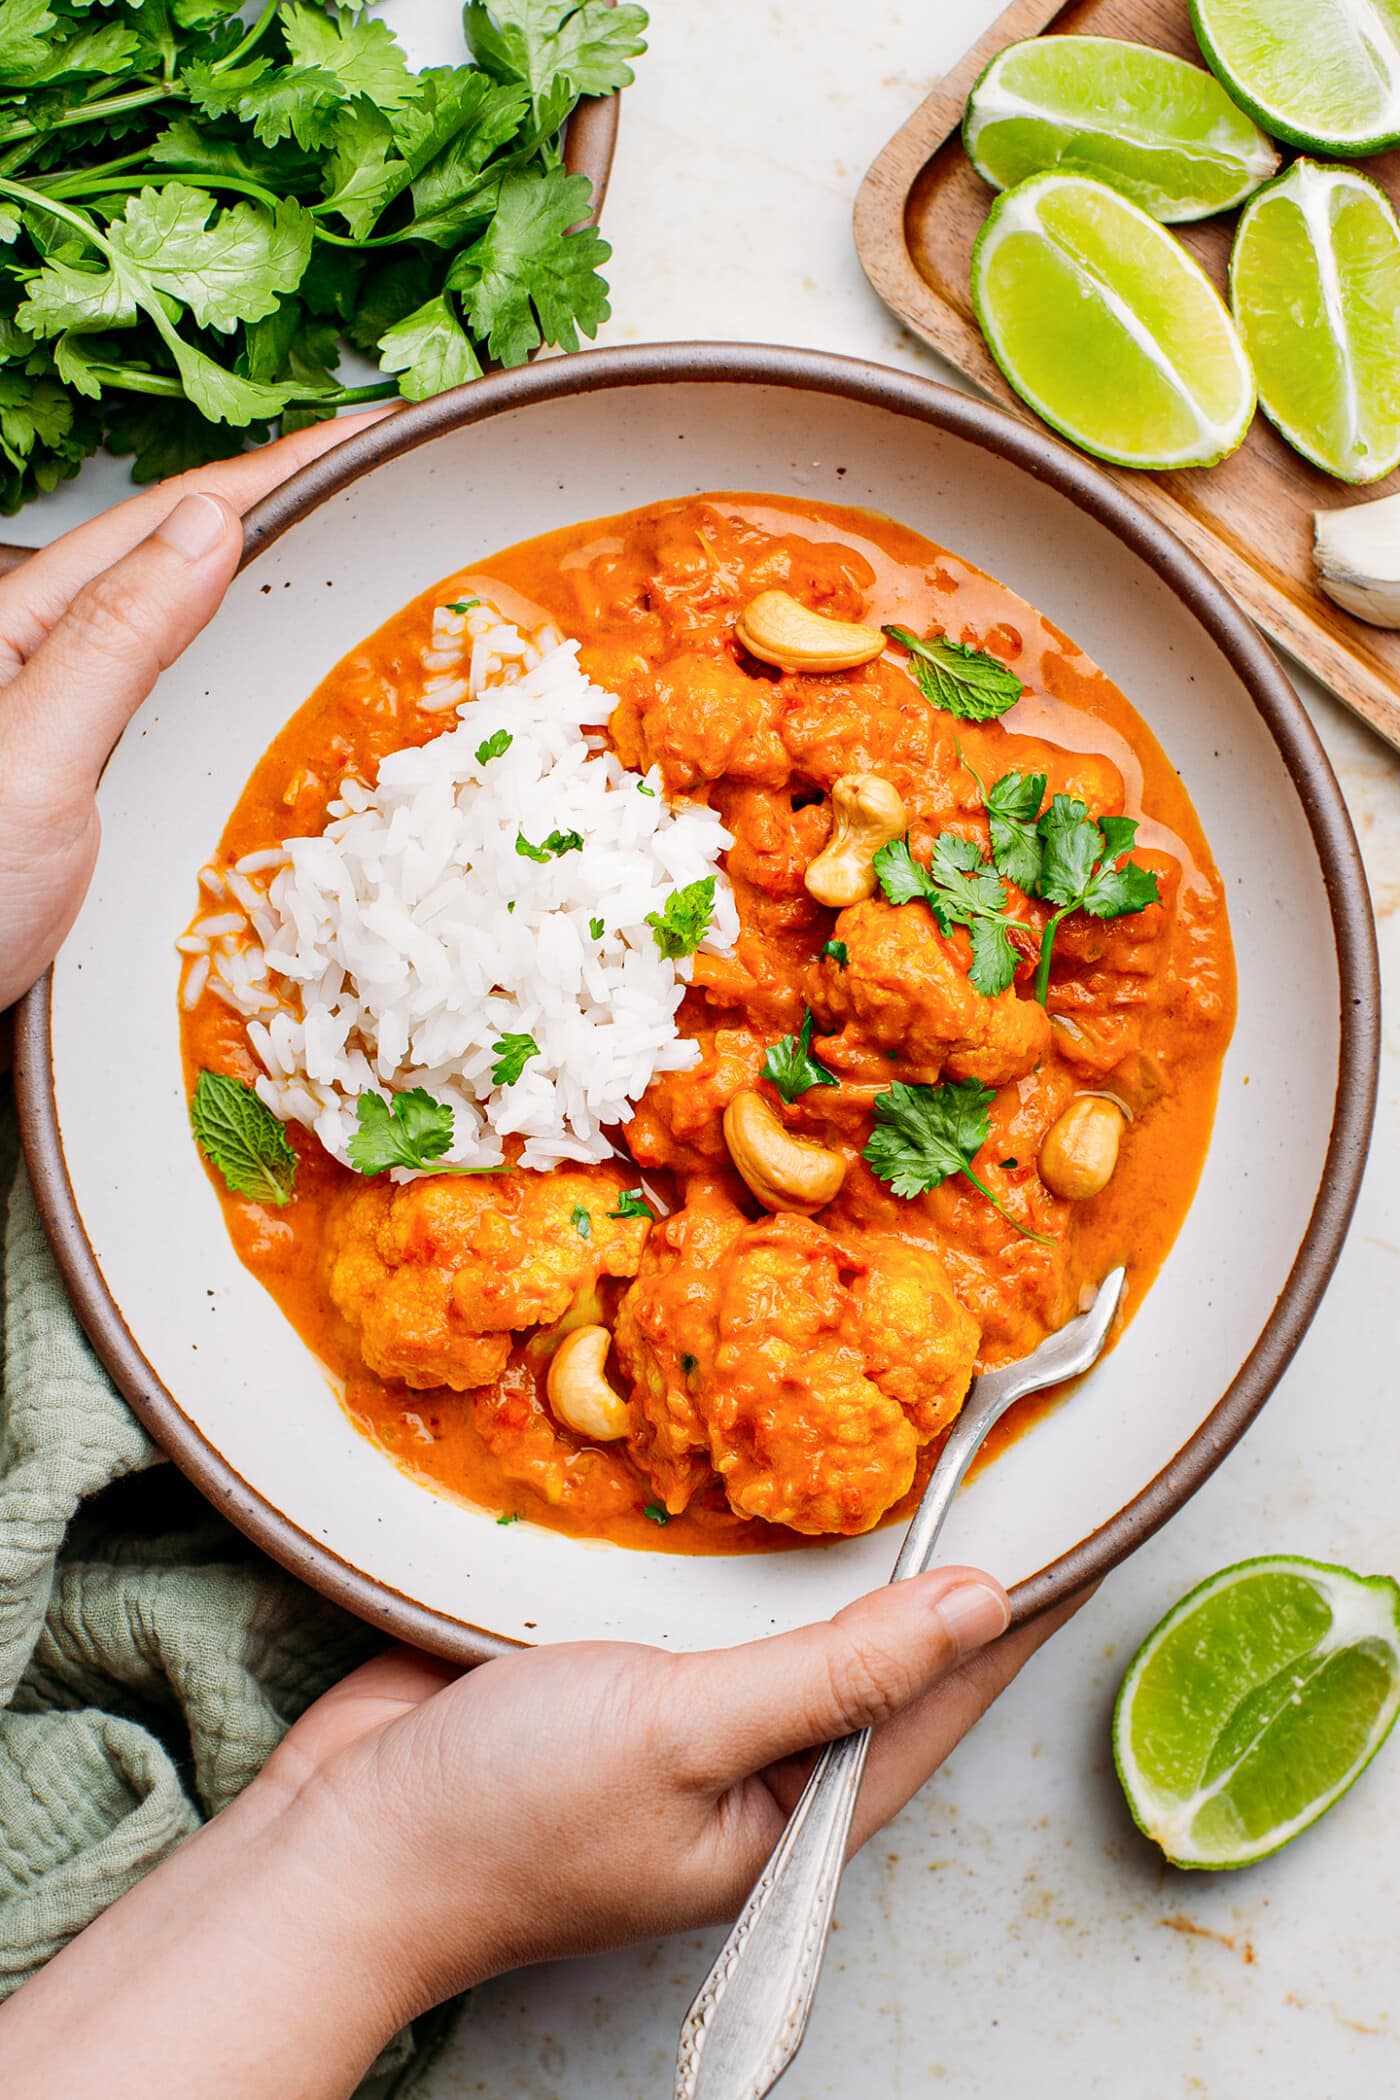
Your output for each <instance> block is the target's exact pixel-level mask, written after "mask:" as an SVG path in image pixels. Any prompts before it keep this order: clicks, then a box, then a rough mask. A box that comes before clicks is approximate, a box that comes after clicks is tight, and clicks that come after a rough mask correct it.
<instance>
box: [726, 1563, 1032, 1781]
mask: <svg viewBox="0 0 1400 2100" xmlns="http://www.w3.org/2000/svg"><path fill="white" fill-rule="evenodd" d="M1010 1618H1011V1607H1010V1605H1009V1604H1008V1603H1007V1600H1006V1592H1005V1590H1004V1589H1003V1588H1002V1586H1001V1584H1000V1583H999V1582H997V1581H995V1580H994V1578H993V1577H992V1576H990V1575H984V1574H982V1573H981V1572H980V1571H979V1570H978V1569H976V1568H939V1569H936V1570H935V1571H934V1572H933V1573H931V1574H928V1575H918V1576H915V1577H913V1578H912V1579H911V1580H910V1581H908V1582H895V1583H891V1584H890V1585H889V1586H888V1588H886V1589H882V1590H875V1591H873V1592H872V1594H871V1595H870V1596H868V1597H860V1598H857V1600H856V1602H855V1603H854V1604H848V1605H847V1606H846V1608H845V1610H844V1611H840V1612H838V1613H837V1615H836V1617H835V1618H834V1619H831V1620H828V1621H827V1622H826V1623H825V1624H823V1625H817V1626H804V1627H802V1628H800V1629H799V1630H798V1631H797V1632H796V1633H785V1634H779V1635H777V1636H776V1637H775V1638H773V1639H771V1640H766V1641H754V1642H752V1643H750V1644H749V1645H748V1646H747V1647H743V1648H729V1649H719V1650H715V1651H712V1652H711V1653H709V1654H704V1655H696V1656H693V1657H691V1658H690V1659H689V1667H690V1669H691V1670H692V1671H693V1673H694V1676H695V1678H696V1679H697V1680H698V1681H697V1682H695V1683H694V1684H692V1685H690V1686H688V1687H687V1688H686V1692H687V1698H688V1702H689V1710H690V1711H691V1712H692V1713H694V1714H695V1715H697V1716H699V1717H702V1718H701V1719H700V1721H699V1725H698V1726H697V1728H696V1729H695V1731H694V1734H693V1735H692V1749H693V1753H694V1754H695V1755H696V1759H697V1763H696V1769H697V1770H701V1771H704V1772H706V1773H707V1775H708V1776H709V1777H710V1778H711V1779H712V1780H713V1781H714V1782H715V1783H716V1785H717V1787H718V1789H719V1790H721V1791H722V1790H723V1788H724V1787H726V1786H730V1785H733V1784H734V1782H735V1781H737V1780H739V1779H741V1778H744V1777H746V1776H747V1775H748V1774H749V1773H752V1772H759V1771H762V1770H763V1768H764V1767H765V1766H766V1765H770V1764H774V1763H776V1762H777V1761H778V1760H779V1759H780V1758H784V1757H791V1756H794V1755H795V1754H796V1753H797V1752H798V1751H801V1750H810V1749H812V1748H813V1747H814V1746H815V1745H816V1744H818V1743H829V1742H833V1741H834V1740H835V1739H836V1737H838V1736H842V1735H849V1734H850V1733H851V1732H852V1731H853V1730H855V1729H859V1728H877V1727H879V1725H880V1723H881V1722H882V1721H888V1720H890V1719H891V1718H892V1716H893V1715H895V1714H897V1713H899V1712H901V1711H902V1710H903V1708H905V1707H906V1706H909V1705H911V1704H912V1702H913V1701H914V1700H915V1699H917V1698H918V1697H919V1695H920V1694H921V1693H923V1692H926V1691H927V1690H928V1688H929V1686H930V1685H932V1684H934V1683H935V1682H936V1681H937V1680H938V1679H939V1678H940V1677H944V1676H946V1675H947V1674H948V1672H949V1671H950V1670H953V1669H955V1668H956V1667H957V1665H958V1664H959V1663H960V1662H961V1661H962V1660H963V1659H964V1657H965V1656H968V1655H971V1654H974V1653H975V1652H976V1651H977V1650H978V1649H979V1648H982V1647H984V1646H985V1645H986V1643H987V1642H988V1641H994V1640H995V1639H996V1638H997V1636H998V1635H999V1634H1001V1633H1004V1632H1005V1630H1006V1627H1007V1625H1008V1624H1009V1622H1010Z"/></svg>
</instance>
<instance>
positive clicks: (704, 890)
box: [646, 875, 715, 962]
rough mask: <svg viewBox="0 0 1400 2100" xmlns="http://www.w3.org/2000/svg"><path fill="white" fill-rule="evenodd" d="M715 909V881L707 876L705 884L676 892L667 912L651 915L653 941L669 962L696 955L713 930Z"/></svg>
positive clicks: (687, 886) (696, 883) (647, 921)
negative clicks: (707, 935) (711, 928)
mask: <svg viewBox="0 0 1400 2100" xmlns="http://www.w3.org/2000/svg"><path fill="white" fill-rule="evenodd" d="M714 909H715V878H714V876H713V875H707V876H706V877H705V878H704V880H703V881H702V882H688V883H687V884H686V885H685V888H684V889H680V890H673V891H672V892H671V895H670V896H669V897H668V898H667V899H666V904H665V908H664V909H663V910H661V911H649V912H648V913H647V915H646V923H647V925H648V926H650V928H651V936H652V939H653V940H654V941H655V942H656V945H657V948H658V949H659V951H660V953H661V954H662V955H664V956H665V957H666V959H667V961H668V962H677V961H679V959H680V958H681V956H683V955H694V953H695V951H696V949H697V948H698V947H699V946H700V943H701V941H703V940H704V938H705V935H706V934H707V933H708V932H709V930H710V920H711V919H712V918H713V916H714Z"/></svg>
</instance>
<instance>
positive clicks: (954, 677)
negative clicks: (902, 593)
mask: <svg viewBox="0 0 1400 2100" xmlns="http://www.w3.org/2000/svg"><path fill="white" fill-rule="evenodd" d="M884 631H885V633H886V634H887V635H888V636H889V638H890V640H891V641H892V642H898V643H899V646H900V648H901V649H907V650H908V652H909V663H910V668H911V669H912V670H913V673H914V676H915V678H916V680H917V681H918V685H919V690H920V692H921V693H922V694H923V696H924V698H925V699H926V700H927V701H929V702H930V704H931V705H932V706H934V707H939V708H942V709H943V710H944V711H945V712H946V713H948V714H950V715H958V716H960V717H961V718H962V720H963V721H965V722H992V721H995V719H996V717H997V716H998V715H1004V714H1005V713H1006V711H1007V709H1008V708H1009V707H1014V706H1015V705H1016V702H1017V701H1018V700H1019V699H1020V697H1021V695H1022V693H1023V692H1024V691H1025V687H1024V686H1023V685H1022V683H1021V681H1020V679H1019V678H1018V677H1017V676H1016V673H1015V672H1014V671H1012V670H1009V669H1008V667H1007V666H1006V665H1005V664H1004V663H1003V662H1002V661H1001V659H1000V657H996V656H989V655H988V654H987V652H986V650H985V649H975V648H973V646H972V644H971V643H970V642H955V641H952V640H950V639H949V637H948V636H947V635H946V634H935V635H930V636H929V638H928V640H927V641H924V640H921V639H920V637H919V636H918V635H917V634H911V633H910V632H909V629H908V628H907V627H886V628H885V630H884Z"/></svg>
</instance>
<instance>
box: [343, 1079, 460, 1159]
mask: <svg viewBox="0 0 1400 2100" xmlns="http://www.w3.org/2000/svg"><path fill="white" fill-rule="evenodd" d="M355 1119H356V1122H357V1123H358V1125H359V1128H358V1129H357V1130H356V1132H355V1134H354V1136H353V1137H352V1138H351V1140H350V1143H349V1145H348V1146H347V1147H346V1150H347V1152H348V1153H349V1157H350V1164H351V1166H352V1167H353V1168H354V1169H355V1172H356V1173H357V1174H383V1173H384V1172H385V1171H386V1170H387V1169H388V1168H389V1167H416V1168H418V1169H420V1170H421V1169H423V1168H425V1167H429V1166H431V1165H432V1163H433V1161H434V1160H435V1159H441V1158H442V1155H443V1153H444V1152H446V1151H448V1150H450V1148H451V1145H452V1123H453V1117H452V1111H451V1109H450V1108H449V1107H448V1106H447V1104H446V1102H444V1101H435V1100H434V1099H433V1097H432V1095H431V1094H430V1093H429V1092H428V1090H427V1088H426V1087H421V1086H414V1087H408V1088H406V1089H405V1090H404V1091H403V1092H402V1093H400V1094H395V1095H393V1096H392V1098H391V1099H390V1100H388V1101H386V1100H385V1099H384V1098H383V1096H382V1095H381V1094H361V1096H360V1098H359V1100H358V1101H357V1102H356V1103H355Z"/></svg>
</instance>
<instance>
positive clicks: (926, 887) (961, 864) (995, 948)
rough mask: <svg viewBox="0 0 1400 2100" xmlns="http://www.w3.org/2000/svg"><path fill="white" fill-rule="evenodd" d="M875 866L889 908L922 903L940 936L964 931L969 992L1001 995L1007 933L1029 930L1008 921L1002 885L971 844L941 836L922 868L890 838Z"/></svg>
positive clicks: (1010, 945) (1011, 957) (1011, 948)
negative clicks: (969, 942)
mask: <svg viewBox="0 0 1400 2100" xmlns="http://www.w3.org/2000/svg"><path fill="white" fill-rule="evenodd" d="M874 867H875V874H876V877H877V878H878V880H879V884H880V887H881V889H882V890H883V891H884V894H885V896H886V898H887V900H888V901H889V902H890V903H891V904H911V903H913V902H914V900H915V899H916V898H921V899H922V900H923V902H924V903H925V904H927V906H928V908H929V910H930V911H931V912H932V913H933V916H934V918H935V920H936V921H937V923H938V929H939V931H940V933H943V934H948V933H951V932H952V930H953V928H954V927H955V926H965V927H966V928H967V929H968V932H969V934H970V936H971V940H972V967H971V968H970V970H969V971H968V979H969V982H970V983H971V984H972V986H973V988H974V990H976V991H979V992H981V993H982V995H983V997H984V998H988V999H990V998H994V997H995V996H996V994H997V993H998V992H1004V991H1005V990H1006V988H1007V986H1008V985H1009V984H1010V983H1011V982H1012V980H1013V978H1014V977H1015V975H1016V948H1015V944H1014V942H1013V941H1012V939H1011V932H1010V929H1011V928H1012V927H1013V926H1015V927H1018V928H1020V929H1021V930H1022V931H1027V930H1028V929H1026V928H1023V927H1021V922H1020V921H1019V920H1018V919H1012V918H1010V917H1009V916H1008V912H1007V901H1006V886H1005V884H1004V883H1003V882H1002V880H1001V878H1000V876H999V875H998V874H997V872H996V869H995V868H993V867H991V866H990V865H989V863H988V862H986V861H984V860H983V858H982V852H981V848H980V847H979V846H978V845H977V844H976V843H975V842H974V841H973V840H972V839H965V838H960V837H959V836H958V834H957V833H956V832H954V831H944V832H941V833H940V834H939V836H938V838H937V839H936V840H935V841H934V847H933V855H932V858H931V860H930V863H929V865H928V867H927V868H926V867H924V865H923V864H922V862H921V861H917V860H915V858H914V856H913V854H912V853H911V852H910V850H909V841H908V839H907V838H904V839H892V840H891V841H890V843H889V845H887V846H882V847H881V848H880V850H879V852H878V853H877V854H876V855H875V861H874Z"/></svg>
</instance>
